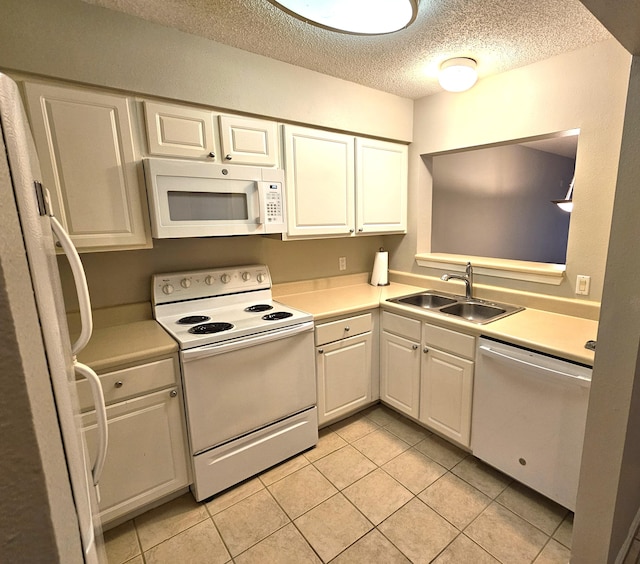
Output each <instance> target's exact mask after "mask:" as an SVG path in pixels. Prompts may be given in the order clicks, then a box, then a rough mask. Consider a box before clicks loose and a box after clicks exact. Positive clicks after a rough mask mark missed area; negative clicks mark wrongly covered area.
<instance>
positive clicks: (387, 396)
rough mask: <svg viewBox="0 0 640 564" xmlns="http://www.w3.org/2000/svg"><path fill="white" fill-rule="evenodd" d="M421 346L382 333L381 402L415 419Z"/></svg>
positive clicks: (418, 394) (416, 415)
mask: <svg viewBox="0 0 640 564" xmlns="http://www.w3.org/2000/svg"><path fill="white" fill-rule="evenodd" d="M420 354H421V353H420V346H419V344H418V343H416V342H415V341H410V340H408V339H404V338H402V337H398V336H397V335H393V334H391V333H387V332H386V331H383V332H382V334H381V337H380V399H381V400H382V401H383V402H386V403H388V404H389V405H391V406H393V407H395V408H396V409H398V410H400V411H402V412H404V413H406V414H407V415H410V416H412V417H415V418H416V419H417V418H418V405H419V404H418V402H419V400H420Z"/></svg>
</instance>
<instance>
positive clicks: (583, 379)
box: [478, 345, 591, 388]
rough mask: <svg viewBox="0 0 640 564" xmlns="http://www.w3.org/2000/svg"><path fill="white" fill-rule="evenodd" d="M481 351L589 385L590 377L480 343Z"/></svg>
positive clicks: (578, 383)
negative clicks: (564, 370) (554, 367)
mask: <svg viewBox="0 0 640 564" xmlns="http://www.w3.org/2000/svg"><path fill="white" fill-rule="evenodd" d="M478 348H479V349H480V351H481V353H482V354H488V355H493V356H497V357H500V358H501V359H502V360H506V361H508V362H512V363H515V364H521V365H525V366H528V367H529V368H532V369H533V370H540V371H542V372H545V373H547V374H549V375H552V376H557V377H560V378H571V379H572V380H573V381H574V383H575V384H577V385H579V386H582V387H584V388H588V387H589V386H590V385H591V379H590V378H586V377H584V376H580V375H579V374H570V373H568V372H563V371H561V370H555V369H553V368H549V367H547V366H541V365H539V364H535V363H533V362H527V361H526V360H523V359H521V358H516V357H514V356H511V355H508V354H506V353H503V352H501V351H497V350H495V349H492V348H491V347H489V346H487V345H480V346H479V347H478Z"/></svg>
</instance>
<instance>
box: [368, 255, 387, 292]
mask: <svg viewBox="0 0 640 564" xmlns="http://www.w3.org/2000/svg"><path fill="white" fill-rule="evenodd" d="M388 269H389V253H388V252H387V251H379V252H377V253H376V258H375V259H374V261H373V272H372V273H371V285H372V286H387V285H388V284H389V272H388Z"/></svg>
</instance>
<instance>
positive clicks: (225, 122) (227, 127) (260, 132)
mask: <svg viewBox="0 0 640 564" xmlns="http://www.w3.org/2000/svg"><path fill="white" fill-rule="evenodd" d="M219 119H220V141H221V143H222V159H223V160H224V161H228V162H231V163H235V164H245V165H259V166H278V164H279V162H280V151H279V143H278V124H277V123H276V122H275V121H268V120H265V119H253V118H242V117H238V116H220V118H219Z"/></svg>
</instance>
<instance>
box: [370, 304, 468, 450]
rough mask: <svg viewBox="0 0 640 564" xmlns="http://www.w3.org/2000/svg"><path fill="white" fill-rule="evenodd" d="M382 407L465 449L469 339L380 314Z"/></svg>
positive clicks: (386, 313) (407, 318)
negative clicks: (406, 416)
mask: <svg viewBox="0 0 640 564" xmlns="http://www.w3.org/2000/svg"><path fill="white" fill-rule="evenodd" d="M380 346H381V352H380V356H381V372H380V380H381V393H380V398H381V400H382V401H383V402H385V403H387V404H388V405H390V406H392V407H394V408H395V409H397V410H399V411H401V412H403V413H405V414H407V415H409V416H410V417H413V418H415V419H417V420H419V421H420V422H422V423H424V424H425V425H426V426H427V427H429V428H431V429H433V430H434V431H436V432H437V433H438V434H440V435H442V436H444V437H447V438H449V439H451V440H453V441H455V442H456V443H458V444H460V445H462V446H466V447H468V446H469V441H470V436H471V403H472V394H473V369H474V362H473V358H474V351H475V337H473V336H472V335H467V334H464V333H460V332H458V331H452V330H450V329H445V328H444V327H439V326H436V325H431V324H429V323H424V322H421V321H420V320H418V319H413V318H409V317H404V316H401V315H397V314H395V313H390V312H388V311H383V312H382V334H381V343H380Z"/></svg>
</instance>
